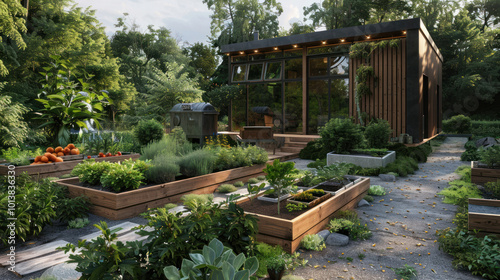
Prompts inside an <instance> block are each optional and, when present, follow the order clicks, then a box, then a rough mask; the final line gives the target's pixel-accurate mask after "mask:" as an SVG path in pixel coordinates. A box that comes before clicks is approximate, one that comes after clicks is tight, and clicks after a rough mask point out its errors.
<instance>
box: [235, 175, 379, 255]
mask: <svg viewBox="0 0 500 280" xmlns="http://www.w3.org/2000/svg"><path fill="white" fill-rule="evenodd" d="M369 188H370V178H363V179H362V180H361V181H360V182H358V183H357V184H354V185H353V186H352V187H350V188H348V189H343V190H341V191H339V192H338V193H337V194H336V195H334V196H333V197H331V198H329V199H327V200H326V201H324V202H322V203H320V204H319V205H317V206H316V207H314V208H311V209H310V210H308V211H306V212H305V213H303V214H301V215H300V216H298V217H296V218H294V219H292V220H286V219H281V218H275V217H271V216H266V215H261V214H255V213H248V212H247V213H248V214H251V215H255V216H257V218H258V219H259V221H258V227H259V231H258V234H257V241H260V242H264V243H268V244H272V245H280V246H281V247H282V248H283V249H284V250H285V251H287V252H289V253H292V252H295V251H296V250H297V249H298V248H299V246H300V241H301V240H302V238H303V237H304V236H305V235H307V234H315V233H318V232H319V231H320V230H322V229H323V228H324V227H325V226H326V225H327V224H328V223H329V221H330V218H331V217H333V216H334V215H335V213H337V212H338V211H340V210H346V209H353V208H355V207H356V205H357V204H358V202H359V201H360V200H361V199H362V198H363V197H364V196H365V195H366V193H367V192H368V189H369ZM247 200H248V198H246V199H242V200H240V201H239V203H242V202H245V201H247Z"/></svg>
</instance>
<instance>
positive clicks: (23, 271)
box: [14, 251, 78, 276]
mask: <svg viewBox="0 0 500 280" xmlns="http://www.w3.org/2000/svg"><path fill="white" fill-rule="evenodd" d="M77 253H78V251H75V252H74V253H72V252H68V253H67V254H65V253H64V252H63V251H58V252H56V253H53V254H50V255H47V256H43V257H39V258H36V259H31V260H29V261H24V262H21V263H16V267H15V268H14V273H15V274H18V275H20V276H24V275H28V274H30V273H33V272H37V271H40V270H43V269H47V268H49V267H51V266H54V265H58V264H60V263H63V262H66V261H68V260H69V255H71V254H77Z"/></svg>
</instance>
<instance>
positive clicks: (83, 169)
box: [73, 161, 115, 185]
mask: <svg viewBox="0 0 500 280" xmlns="http://www.w3.org/2000/svg"><path fill="white" fill-rule="evenodd" d="M80 164H81V166H80V168H78V169H77V171H75V169H73V172H74V174H78V178H79V179H80V182H82V183H88V184H89V185H99V184H100V183H101V177H102V176H103V175H104V174H105V173H106V172H108V171H109V170H110V169H111V167H112V166H113V165H115V164H112V163H110V162H107V161H101V162H95V161H86V162H84V163H79V164H78V165H80Z"/></svg>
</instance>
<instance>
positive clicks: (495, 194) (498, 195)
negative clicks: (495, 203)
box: [484, 180, 500, 199]
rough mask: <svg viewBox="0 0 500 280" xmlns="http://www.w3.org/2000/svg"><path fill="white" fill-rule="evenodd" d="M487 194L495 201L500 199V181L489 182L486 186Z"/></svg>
mask: <svg viewBox="0 0 500 280" xmlns="http://www.w3.org/2000/svg"><path fill="white" fill-rule="evenodd" d="M484 190H485V192H486V193H488V194H490V195H491V197H492V198H493V199H500V180H498V181H496V182H488V183H486V184H485V185H484Z"/></svg>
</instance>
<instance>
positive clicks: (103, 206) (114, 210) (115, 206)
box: [57, 158, 265, 220]
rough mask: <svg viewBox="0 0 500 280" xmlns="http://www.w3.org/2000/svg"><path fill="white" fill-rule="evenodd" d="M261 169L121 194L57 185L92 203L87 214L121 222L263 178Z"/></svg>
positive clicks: (75, 183) (66, 182)
mask: <svg viewBox="0 0 500 280" xmlns="http://www.w3.org/2000/svg"><path fill="white" fill-rule="evenodd" d="M106 159H107V158H106ZM264 168H265V164H262V165H254V166H249V167H240V168H235V169H231V170H226V171H220V172H215V173H212V174H207V175H203V176H198V177H194V178H188V179H183V180H179V181H174V182H169V183H165V184H160V185H154V186H149V187H145V188H140V189H137V190H132V191H126V192H122V193H113V192H108V191H102V190H96V189H92V188H87V187H83V186H79V180H78V178H70V179H63V180H59V181H57V183H59V184H60V185H63V186H66V187H67V188H68V191H69V194H70V196H71V197H76V196H81V195H85V196H87V197H89V199H90V202H91V203H92V207H91V209H90V213H92V214H95V215H98V216H102V217H105V218H108V219H111V220H122V219H127V218H131V217H135V216H137V215H139V214H141V213H144V212H146V211H147V210H148V209H150V208H157V207H162V206H164V205H165V204H167V203H178V202H180V198H181V197H182V196H183V195H185V194H188V193H194V194H208V193H213V192H214V191H215V190H216V189H217V187H219V185H221V184H224V183H232V182H235V181H240V180H248V179H249V178H251V177H255V176H259V175H263V172H262V169H264Z"/></svg>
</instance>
